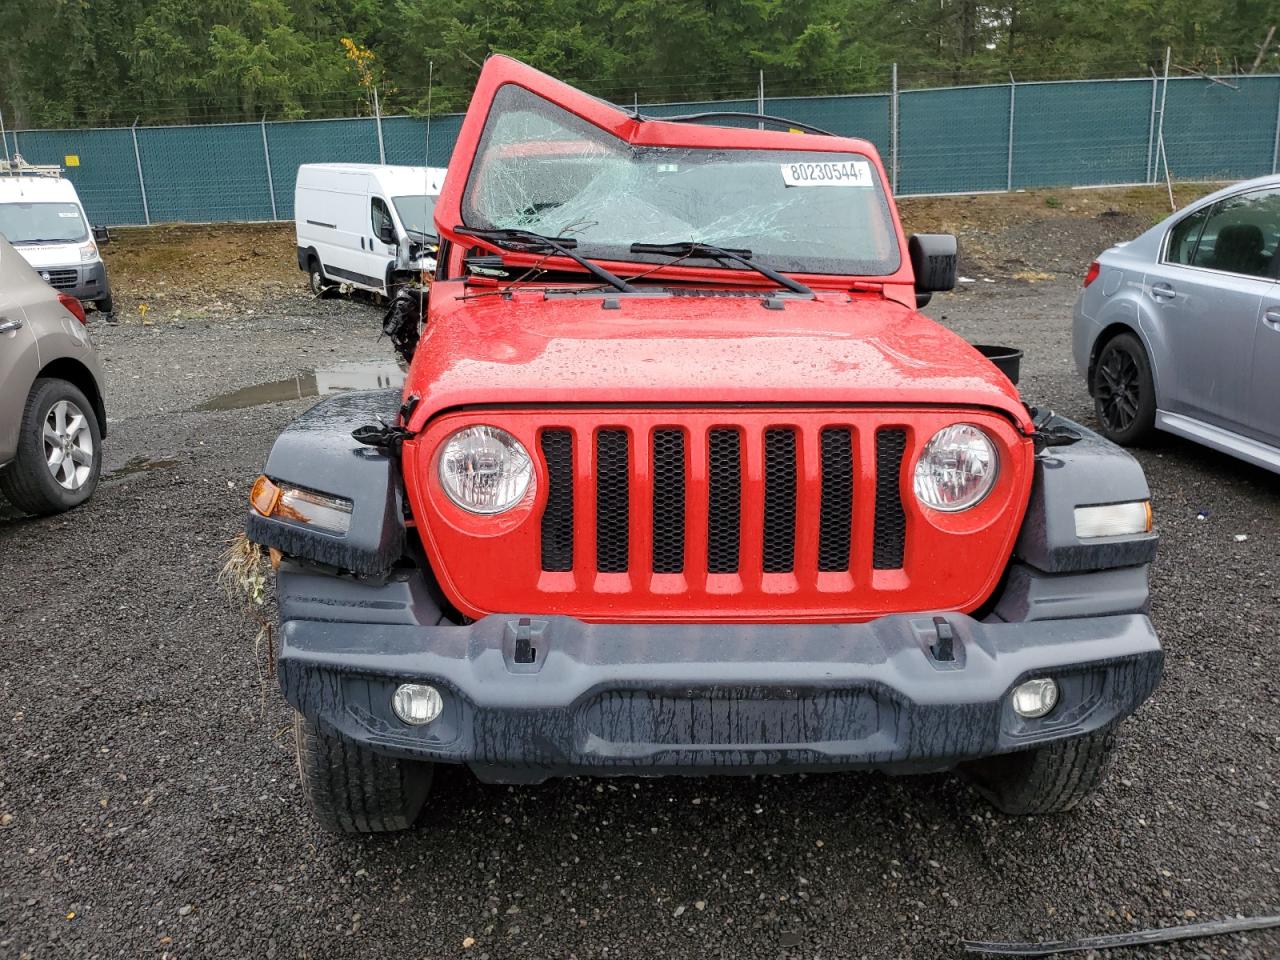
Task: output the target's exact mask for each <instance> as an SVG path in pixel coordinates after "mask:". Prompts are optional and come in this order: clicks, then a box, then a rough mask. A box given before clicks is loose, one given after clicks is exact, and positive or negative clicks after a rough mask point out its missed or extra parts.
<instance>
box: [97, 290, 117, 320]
mask: <svg viewBox="0 0 1280 960" xmlns="http://www.w3.org/2000/svg"><path fill="white" fill-rule="evenodd" d="M93 305H94V306H95V307H97V308H98V312H99V313H101V314H103V315H104V316H110V315H111V314H113V313H115V312H116V305H115V302H114V301H113V300H112V299H111V294H107V295H106V296H105V297H103V298H102V299H101V300H95V301H93Z"/></svg>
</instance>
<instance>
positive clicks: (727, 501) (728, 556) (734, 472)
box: [707, 428, 742, 573]
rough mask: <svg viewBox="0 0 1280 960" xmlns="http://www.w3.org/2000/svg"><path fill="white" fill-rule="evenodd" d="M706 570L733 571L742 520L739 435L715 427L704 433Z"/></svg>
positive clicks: (712, 571) (716, 571)
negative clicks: (705, 464)
mask: <svg viewBox="0 0 1280 960" xmlns="http://www.w3.org/2000/svg"><path fill="white" fill-rule="evenodd" d="M707 448H708V449H707V572H708V573H737V572H738V554H739V551H740V546H741V529H740V527H741V523H742V438H741V435H740V434H739V433H738V431H737V430H732V429H724V428H717V429H715V430H711V431H709V432H708V437H707Z"/></svg>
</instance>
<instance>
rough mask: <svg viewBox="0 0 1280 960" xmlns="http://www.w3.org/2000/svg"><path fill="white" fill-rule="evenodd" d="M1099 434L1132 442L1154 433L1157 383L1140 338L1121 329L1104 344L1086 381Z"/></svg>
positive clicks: (1130, 443) (1114, 439)
mask: <svg viewBox="0 0 1280 960" xmlns="http://www.w3.org/2000/svg"><path fill="white" fill-rule="evenodd" d="M1089 391H1090V392H1091V393H1092V394H1093V406H1094V412H1095V414H1097V417H1098V423H1099V425H1100V426H1101V427H1102V434H1103V436H1105V437H1106V438H1107V439H1108V440H1111V441H1112V442H1113V443H1118V444H1120V445H1121V446H1126V447H1127V446H1133V445H1136V444H1140V443H1143V442H1144V441H1146V440H1149V439H1150V438H1151V436H1152V435H1153V434H1154V433H1155V423H1156V387H1155V381H1154V380H1153V379H1152V376H1151V361H1150V359H1148V357H1147V351H1146V349H1145V348H1143V346H1142V341H1140V340H1139V339H1138V338H1137V337H1135V336H1134V335H1133V334H1132V333H1121V334H1118V335H1116V336H1114V337H1112V338H1111V339H1110V340H1108V341H1107V342H1106V343H1105V344H1103V347H1102V350H1101V352H1100V353H1099V354H1098V361H1097V363H1095V364H1094V365H1093V378H1092V380H1091V382H1090V384H1089Z"/></svg>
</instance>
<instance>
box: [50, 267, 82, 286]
mask: <svg viewBox="0 0 1280 960" xmlns="http://www.w3.org/2000/svg"><path fill="white" fill-rule="evenodd" d="M44 273H47V274H49V286H51V287H53V288H54V289H55V290H69V289H70V288H71V287H74V286H75V285H76V282H77V281H78V280H79V276H78V275H77V273H76V271H74V270H46V271H44Z"/></svg>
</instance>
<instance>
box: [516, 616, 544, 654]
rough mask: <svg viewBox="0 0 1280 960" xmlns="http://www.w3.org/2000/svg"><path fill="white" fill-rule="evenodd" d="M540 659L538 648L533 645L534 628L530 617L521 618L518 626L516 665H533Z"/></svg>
mask: <svg viewBox="0 0 1280 960" xmlns="http://www.w3.org/2000/svg"><path fill="white" fill-rule="evenodd" d="M537 658H538V648H537V647H535V646H534V645H533V626H532V624H531V623H530V622H529V618H528V617H521V618H520V621H519V623H517V624H516V655H515V661H516V663H533V662H534V661H535V660H536V659H537Z"/></svg>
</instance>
